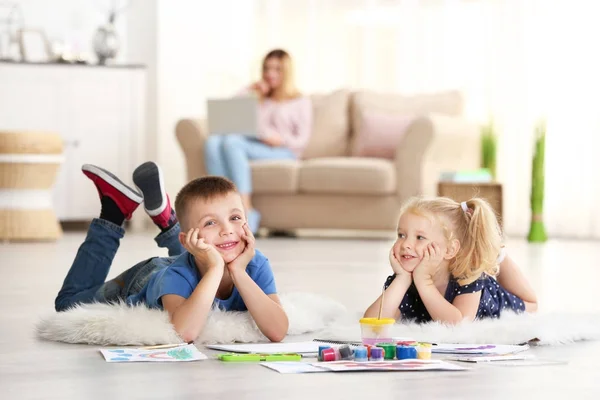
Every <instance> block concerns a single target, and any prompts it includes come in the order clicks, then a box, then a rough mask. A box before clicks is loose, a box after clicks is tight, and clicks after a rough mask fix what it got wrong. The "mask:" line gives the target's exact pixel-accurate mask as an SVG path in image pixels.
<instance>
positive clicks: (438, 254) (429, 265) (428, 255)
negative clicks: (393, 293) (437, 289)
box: [413, 243, 442, 281]
mask: <svg viewBox="0 0 600 400" xmlns="http://www.w3.org/2000/svg"><path fill="white" fill-rule="evenodd" d="M441 263H442V251H441V249H440V247H439V246H438V245H437V244H435V243H429V244H428V245H427V248H425V250H424V251H423V257H422V258H421V262H420V263H419V265H417V267H416V268H415V270H414V272H413V276H414V279H415V281H417V280H427V279H433V276H434V275H435V274H436V272H437V271H438V269H439V266H440V264H441Z"/></svg>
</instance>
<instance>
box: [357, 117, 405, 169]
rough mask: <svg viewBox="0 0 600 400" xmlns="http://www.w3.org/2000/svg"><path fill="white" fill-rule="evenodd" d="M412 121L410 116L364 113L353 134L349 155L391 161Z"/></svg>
mask: <svg viewBox="0 0 600 400" xmlns="http://www.w3.org/2000/svg"><path fill="white" fill-rule="evenodd" d="M414 119H415V117H414V116H412V115H404V114H398V115H393V114H384V113H378V112H370V111H368V112H365V113H364V115H363V118H362V125H361V126H360V127H359V129H357V130H356V132H355V133H354V135H355V136H354V140H353V146H352V152H351V155H352V156H358V157H377V158H387V159H388V160H393V159H394V158H395V157H396V149H397V148H398V145H399V144H400V142H401V141H402V137H403V136H404V133H405V132H406V130H407V128H408V127H409V126H410V124H411V123H412V122H413V121H414Z"/></svg>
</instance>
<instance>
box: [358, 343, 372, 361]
mask: <svg viewBox="0 0 600 400" xmlns="http://www.w3.org/2000/svg"><path fill="white" fill-rule="evenodd" d="M354 361H356V362H366V361H369V354H368V350H367V348H366V347H365V346H358V347H356V348H355V349H354Z"/></svg>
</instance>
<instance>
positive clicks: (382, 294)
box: [377, 285, 385, 319]
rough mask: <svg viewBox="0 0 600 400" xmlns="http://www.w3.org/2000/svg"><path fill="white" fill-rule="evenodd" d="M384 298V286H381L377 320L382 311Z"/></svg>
mask: <svg viewBox="0 0 600 400" xmlns="http://www.w3.org/2000/svg"><path fill="white" fill-rule="evenodd" d="M384 296H385V285H383V290H381V301H380V302H379V315H377V319H381V312H382V311H383V298H384Z"/></svg>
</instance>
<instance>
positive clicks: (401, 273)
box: [390, 247, 412, 281]
mask: <svg viewBox="0 0 600 400" xmlns="http://www.w3.org/2000/svg"><path fill="white" fill-rule="evenodd" d="M390 265H391V266H392V270H393V271H394V274H396V277H397V278H400V279H406V280H409V281H412V274H411V273H410V272H408V271H406V270H405V269H404V268H402V263H401V262H400V258H399V257H398V256H397V255H396V252H395V251H394V248H393V247H392V249H391V250H390Z"/></svg>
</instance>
